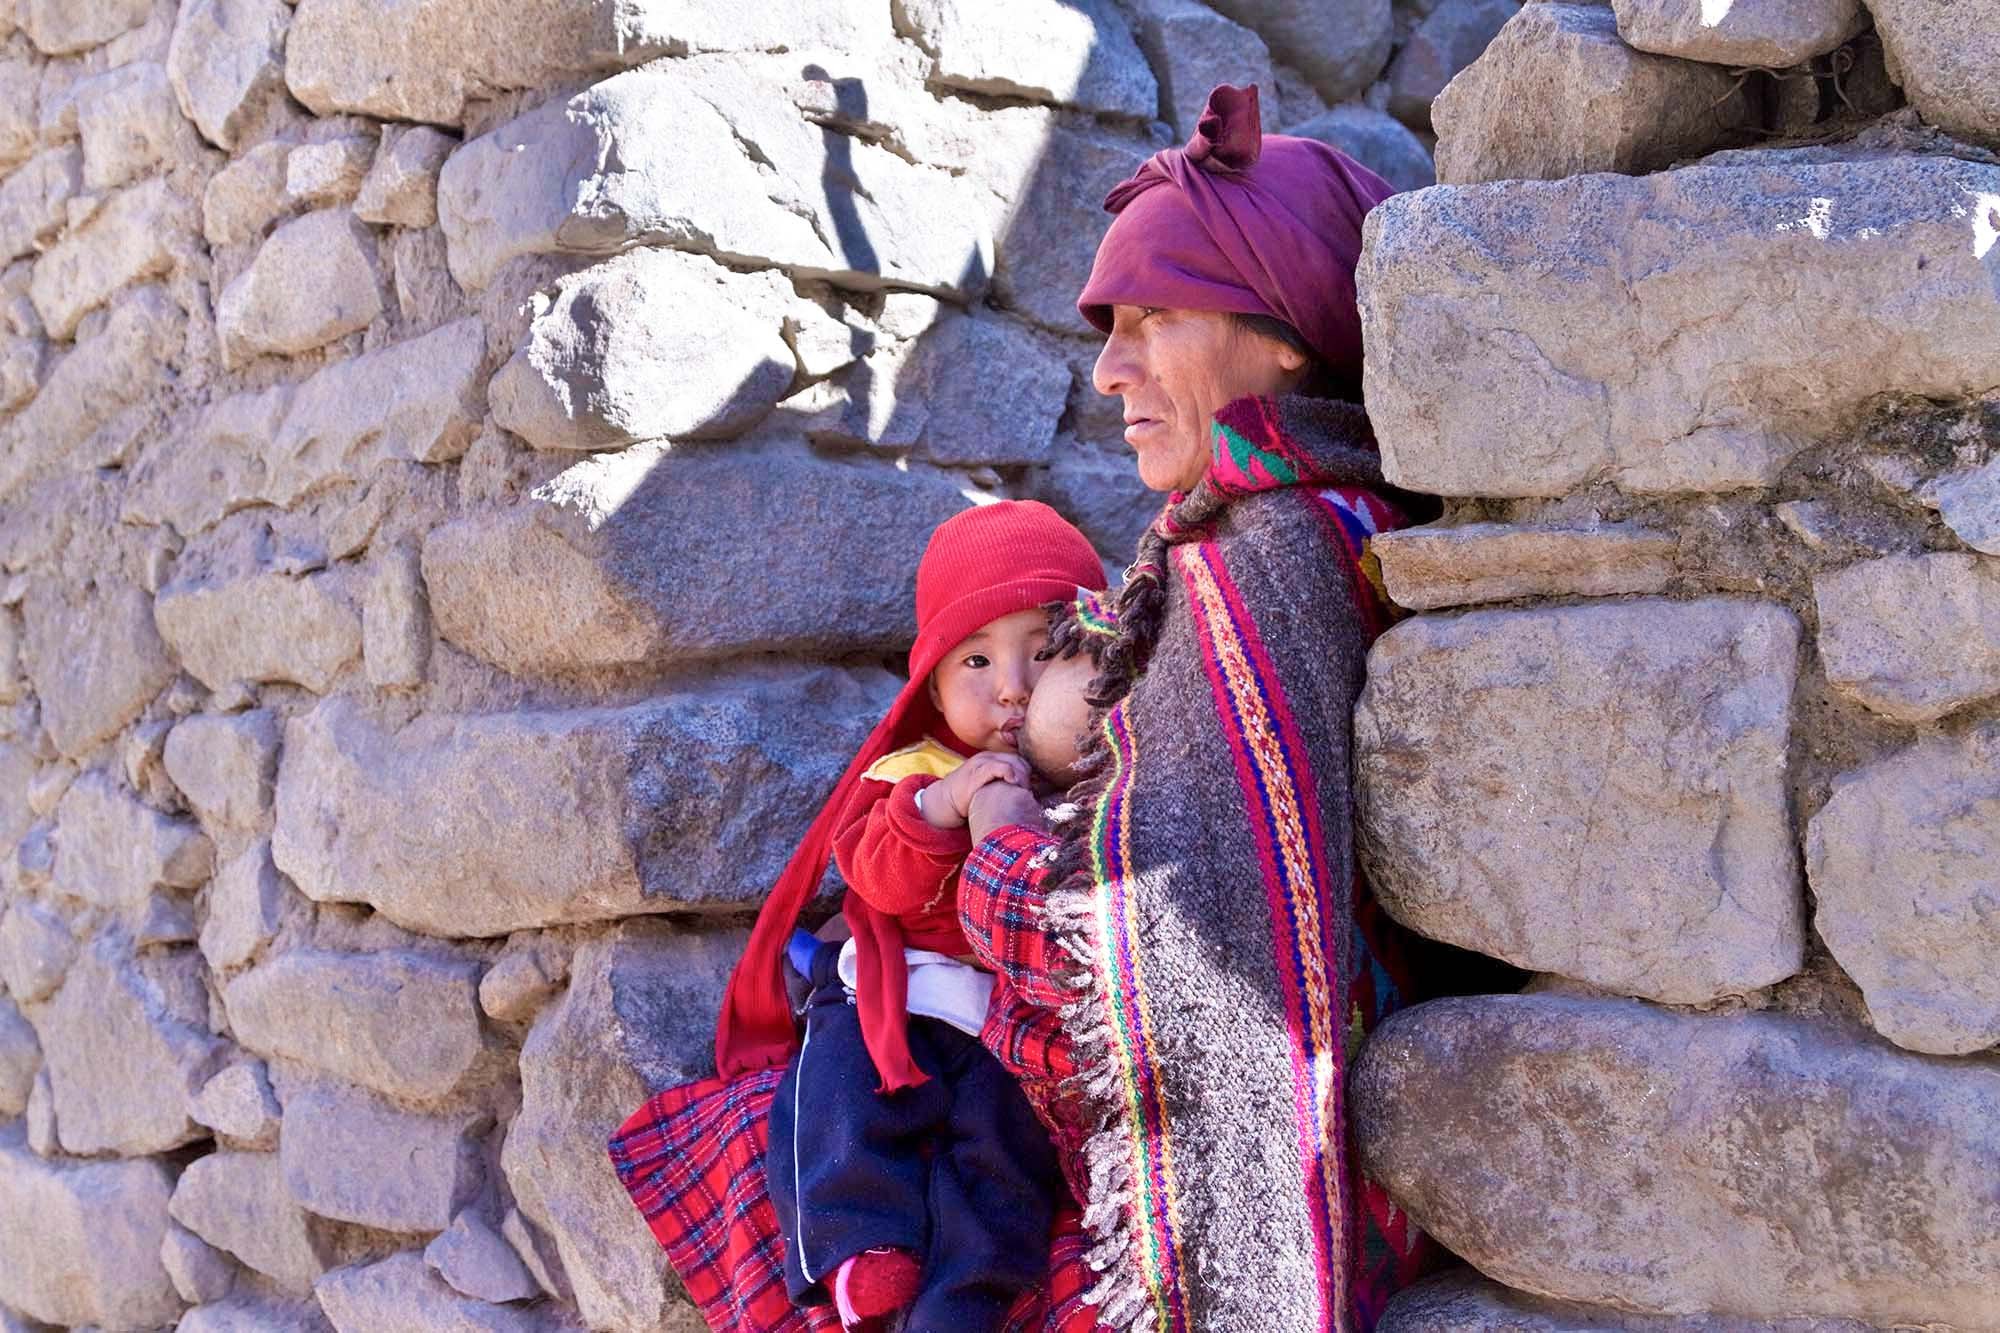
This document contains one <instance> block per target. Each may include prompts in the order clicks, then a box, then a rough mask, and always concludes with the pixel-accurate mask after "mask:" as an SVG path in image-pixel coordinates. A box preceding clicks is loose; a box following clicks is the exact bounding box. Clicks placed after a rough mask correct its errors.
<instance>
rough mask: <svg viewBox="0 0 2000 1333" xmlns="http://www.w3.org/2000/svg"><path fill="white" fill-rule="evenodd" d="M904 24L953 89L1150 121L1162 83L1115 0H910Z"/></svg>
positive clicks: (934, 73)
mask: <svg viewBox="0 0 2000 1333" xmlns="http://www.w3.org/2000/svg"><path fill="white" fill-rule="evenodd" d="M898 19H899V22H901V23H905V24H907V25H908V30H909V32H910V35H911V36H912V37H913V38H914V39H915V41H916V43H917V45H918V46H920V47H922V48H923V49H924V51H926V52H927V53H929V55H930V56H931V78H932V79H933V80H935V81H936V82H938V83H941V84H944V85H945V86H947V87H952V88H961V89H964V90H965V91H967V92H973V93H985V94H988V95H991V96H1000V97H1027V98H1033V99H1035V100H1038V101H1046V102H1055V103H1058V104H1059V105H1062V106H1073V107H1077V108H1078V109H1080V110H1084V111H1097V112H1104V113H1107V114H1111V115H1119V116H1133V117H1140V118H1145V119H1150V118H1151V117H1152V116H1153V115H1154V114H1155V113H1156V111H1157V110H1158V99H1159V87H1158V85H1157V84H1156V83H1155V82H1154V81H1153V73H1152V71H1151V70H1150V69H1148V68H1147V66H1146V60H1145V57H1144V56H1142V55H1140V54H1139V48H1138V46H1137V45H1136V44H1135V43H1134V42H1133V40H1132V32H1131V29H1130V28H1128V27H1127V26H1126V23H1125V19H1124V17H1123V15H1121V14H1120V13H1119V11H1118V9H1117V8H1116V7H1115V6H1113V5H1112V4H1111V3H1109V0H1070V2H1069V3H1063V0H1022V3H1019V4H1017V5H1014V6H1012V7H1010V8H1009V9H1007V10H1006V11H1004V12H1003V11H1002V10H999V9H996V8H994V7H992V6H990V5H985V4H981V3H979V0H905V3H904V4H903V5H902V6H901V7H900V9H899V10H898Z"/></svg>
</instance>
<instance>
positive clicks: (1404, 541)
mask: <svg viewBox="0 0 2000 1333" xmlns="http://www.w3.org/2000/svg"><path fill="white" fill-rule="evenodd" d="M1675 545H1676V542H1675V539H1674V537H1673V535H1672V534H1670V533H1661V532H1649V531H1647V530H1646V529H1644V528H1642V527H1638V526H1636V525H1633V524H1608V525H1605V526H1602V527H1596V528H1530V527H1515V526H1512V525H1510V524H1505V523H1466V524H1461V525H1459V526H1456V527H1449V528H1406V529H1404V530H1403V531H1400V532H1389V533H1383V534H1382V535H1381V536H1379V537H1377V538H1375V540H1374V542H1373V543H1371V545H1370V549H1371V550H1373V551H1374V552H1375V555H1376V557H1377V559H1379V560H1380V561H1381V563H1382V580H1383V582H1384V584H1386V585H1387V587H1388V589H1389V596H1390V597H1391V598H1393V599H1394V600H1395V601H1396V602H1397V603H1398V604H1399V605H1401V606H1406V607H1409V608H1410V609H1411V610H1413V611H1429V610H1432V609H1434V608H1436V607H1440V606H1465V605H1468V604H1470V603H1474V602H1504V601H1508V600H1510V599H1512V598H1516V597H1556V596H1566V595H1567V596H1580V597H1608V596H1612V595H1615V594H1618V593H1648V592H1659V591H1661V590H1662V589H1664V588H1665V587H1666V586H1667V583H1668V581H1669V580H1670V579H1672V578H1673V575H1674V548H1675Z"/></svg>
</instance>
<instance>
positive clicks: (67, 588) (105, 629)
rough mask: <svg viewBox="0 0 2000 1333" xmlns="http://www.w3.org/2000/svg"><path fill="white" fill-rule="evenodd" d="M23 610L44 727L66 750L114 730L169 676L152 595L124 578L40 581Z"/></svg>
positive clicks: (74, 751)
mask: <svg viewBox="0 0 2000 1333" xmlns="http://www.w3.org/2000/svg"><path fill="white" fill-rule="evenodd" d="M22 611H23V613H24V616H25V619H26V630H27V633H26V636H25V642H24V645H23V646H24V648H25V649H26V654H25V655H26V658H27V667H28V678H29V680H31V681H33V682H34V686H35V694H36V696H37V697H38V698H39V699H40V700H41V702H42V725H43V726H45V727H47V728H48V732H49V736H50V738H51V739H52V740H54V741H55V743H56V748H57V749H59V750H61V751H62V752H63V753H64V754H66V755H74V756H82V755H85V754H88V753H89V752H90V751H92V750H94V749H96V748H97V747H98V746H99V745H101V744H102V743H104V742H105V741H107V740H109V739H110V738H111V737H112V736H114V735H116V734H117V733H118V732H119V731H120V730H122V729H123V728H124V727H125V725H126V724H127V723H129V722H131V721H132V720H134V719H135V718H137V717H138V716H139V714H140V713H141V712H143V711H144V710H145V707H146V705H147V704H148V703H149V702H151V701H152V698H153V696H154V695H156V694H158V693H159V692H160V691H161V690H162V689H164V688H165V687H166V684H167V682H168V681H170V680H172V679H173V677H174V664H173V659H172V658H171V657H169V656H168V654H167V646H166V644H165V643H164V642H163V641H162V640H161V638H160V635H159V631H158V630H156V629H155V628H154V627H153V606H152V599H151V598H149V597H147V596H146V594H145V593H144V592H142V591H140V590H139V589H138V588H137V587H135V586H134V585H132V584H130V583H128V582H126V581H125V580H124V579H121V578H100V579H98V580H95V581H94V582H92V583H90V584H88V585H85V586H82V587H77V586H73V585H70V584H67V583H62V582H56V581H54V580H37V581H36V582H35V583H33V584H32V585H30V587H29V590H28V596H27V600H26V601H25V602H24V603H23V604H22Z"/></svg>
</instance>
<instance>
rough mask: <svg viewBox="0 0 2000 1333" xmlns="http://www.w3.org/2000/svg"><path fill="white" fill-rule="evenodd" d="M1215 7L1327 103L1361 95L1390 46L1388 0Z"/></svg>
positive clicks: (1244, 2)
mask: <svg viewBox="0 0 2000 1333" xmlns="http://www.w3.org/2000/svg"><path fill="white" fill-rule="evenodd" d="M1215 8H1217V9H1219V10H1221V11H1222V12H1223V13H1224V14H1227V15H1228V16H1229V17H1230V18H1233V19H1235V20H1236V21H1237V22H1238V23H1241V24H1244V25H1246V26H1247V27H1250V28H1254V29H1256V31H1257V33H1258V35H1259V36H1261V37H1262V38H1263V39H1264V41H1265V43H1266V44H1267V45H1269V47H1270V48H1271V54H1272V55H1274V56H1276V57H1277V58H1278V59H1279V60H1282V61H1284V62H1285V63H1286V64H1288V65H1291V66H1293V67H1294V68H1296V69H1298V70H1299V71H1300V72H1302V73H1303V74H1304V75H1305V76H1306V77H1307V78H1308V79H1310V80H1311V81H1312V85H1313V88H1314V90H1315V91H1316V92H1318V93H1319V95H1320V96H1321V97H1323V98H1325V99H1326V100H1327V101H1328V102H1344V101H1346V100H1347V99H1348V98H1350V97H1354V96H1358V95H1359V94H1360V93H1362V92H1364V91H1365V90H1366V89H1367V87H1368V85H1369V84H1371V83H1373V82H1375V76H1376V75H1378V74H1380V73H1381V72H1382V67H1383V66H1384V65H1386V64H1387V63H1388V62H1389V50H1390V47H1391V46H1392V45H1393V44H1394V42H1395V35H1396V30H1395V16H1394V13H1393V11H1392V8H1391V5H1390V0H1216V3H1215ZM1232 82H1234V80H1232Z"/></svg>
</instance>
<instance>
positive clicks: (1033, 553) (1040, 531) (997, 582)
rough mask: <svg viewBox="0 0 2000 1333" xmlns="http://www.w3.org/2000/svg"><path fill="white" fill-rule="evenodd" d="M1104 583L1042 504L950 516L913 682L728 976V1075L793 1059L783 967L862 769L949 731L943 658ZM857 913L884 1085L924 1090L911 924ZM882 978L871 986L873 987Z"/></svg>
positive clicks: (873, 1041)
mask: <svg viewBox="0 0 2000 1333" xmlns="http://www.w3.org/2000/svg"><path fill="white" fill-rule="evenodd" d="M1103 582H1104V565H1103V562H1102V561H1100V560H1099V559H1098V558H1097V552H1096V551H1094V550H1092V549H1091V546H1090V542H1089V541H1088V540H1086V539H1085V537H1084V535H1083V534H1082V533H1081V532H1078V531H1077V530H1076V528H1075V527H1073V526H1072V525H1071V524H1069V523H1068V522H1067V521H1065V520H1064V519H1063V517H1062V515H1060V514H1058V513H1056V511H1055V510H1053V509H1051V508H1049V507H1048V506H1047V505H1045V504H1042V503H1040V502H1038V501H1034V500H1001V501H998V502H996V503H993V504H987V505H980V506H977V507H975V508H972V509H968V510H965V511H964V512H962V513H959V514H955V515H953V516H952V517H951V518H949V519H946V520H945V521H944V522H943V523H940V524H939V525H938V527H937V531H935V532H933V533H932V534H931V539H930V544H929V545H927V546H926V547H925V548H924V556H923V560H922V561H921V562H920V563H919V564H918V566H917V641H916V643H914V644H913V645H911V648H910V679H909V683H907V684H906V685H904V686H903V690H902V692H901V693H900V694H898V695H897V696H896V702H895V703H893V704H892V705H890V707H889V712H888V714H887V715H886V716H885V717H884V718H883V719H882V721H881V722H880V723H878V724H877V725H876V727H875V730H874V731H872V732H870V733H869V736H868V739H867V740H866V741H865V742H863V744H862V746H861V750H860V752H859V753H858V754H856V755H855V756H854V760H853V762H852V763H850V764H848V766H847V771H846V772H845V773H843V774H841V778H840V782H839V784H838V785H836V786H835V787H834V789H833V794H832V795H831V796H829V797H828V798H827V801H826V804H825V805H823V806H821V807H820V812H819V814H818V816H817V817H815V818H814V820H813V822H812V827H811V828H810V829H808V830H807V831H806V836H805V838H804V839H803V840H802V841H801V842H800V843H799V848H798V850H797V851H796V852H794V853H793V854H792V859H791V860H790V861H789V862H788V863H787V864H786V866H785V871H784V873H783V874H782V875H780V876H779V877H778V882H777V884H776V885H775V886H774V887H773V888H772V890H771V895H770V897H769V898H767V899H766V900H765V902H764V906H763V909H762V910H761V911H760V912H759V913H758V915H757V924H756V926H755V928H754V929H752V931H751V932H750V942H749V944H747V945H746V946H745V947H744V950H743V957H742V958H741V959H740V960H739V961H738V962H737V964H736V971H735V972H734V973H733V974H732V975H731V976H730V978H729V989H728V991H727V992H726V993H725V994H724V996H723V1001H722V1015H721V1018H720V1019H719V1020H718V1021H717V1023H716V1030H715V1063H716V1069H717V1072H718V1073H721V1074H722V1075H724V1076H725V1077H734V1076H736V1075H738V1074H743V1073H748V1072H749V1071H751V1070H755V1069H768V1068H771V1067H773V1066H776V1065H781V1064H783V1063H785V1061H787V1060H788V1059H790V1058H791V1053H792V1047H793V1045H794V1035H793V1030H792V1013H791V1007H790V1005H789V1004H788V1002H787V1000H786V996H785V983H784V973H783V971H782V968H781V963H782V960H783V957H784V949H785V942H786V940H787V939H789V938H790V936H791V932H792V928H793V926H794V925H795V924H796V923H797V921H798V916H799V913H800V911H802V910H803V909H804V908H805V905H806V903H807V902H809V901H810V900H811V898H812V894H813V891H814V890H815V889H817V888H818V887H819V881H820V876H821V875H823V874H824V873H825V872H826V863H827V859H828V858H829V857H830V856H831V855H832V850H833V836H834V833H835V831H836V830H837V829H838V828H839V827H840V826H841V824H842V822H843V820H842V815H843V814H844V813H845V812H846V810H847V808H848V806H849V805H850V803H851V802H852V801H853V800H854V799H855V798H856V797H857V795H858V794H859V788H860V779H861V775H862V774H863V773H865V772H866V771H867V770H868V768H869V767H870V766H871V765H872V764H874V762H875V761H876V760H878V759H880V758H881V757H882V756H883V755H885V754H888V753H889V752H890V751H891V750H894V749H897V748H899V747H901V746H904V745H908V744H910V743H912V742H913V741H915V740H917V739H920V738H921V736H922V735H924V734H927V733H929V732H932V731H937V730H941V729H942V728H943V725H944V723H943V719H942V718H941V717H940V716H939V715H938V713H937V709H936V707H935V706H934V705H933V704H932V703H931V701H930V691H929V690H928V688H926V686H927V682H928V681H929V679H930V674H931V672H932V671H933V670H935V669H936V667H937V664H938V663H939V661H941V660H942V659H943V658H944V655H945V654H946V653H948V652H950V651H951V650H952V649H953V648H955V647H956V646H958V645H959V644H960V643H962V642H964V641H965V640H966V639H967V638H969V637H970V636H971V635H972V634H973V632H974V631H976V630H978V629H979V628H980V627H981V626H983V625H986V624H989V623H991V622H992V621H995V620H998V619H999V618H1000V617H1002V616H1007V615H1012V614H1014V613H1015V612H1016V611H1027V610H1031V609H1033V608H1035V607H1038V606H1043V605H1046V604H1048V603H1050V602H1058V601H1069V600H1071V599H1072V598H1074V597H1075V596H1076V595H1077V592H1078V590H1079V589H1091V588H1097V587H1100V586H1102V585H1103ZM846 910H847V916H848V920H849V923H850V924H851V925H853V926H854V928H855V938H856V948H857V951H859V952H861V953H862V954H863V955H864V956H863V957H862V958H861V959H860V960H859V961H860V963H861V978H860V979H861V981H862V983H863V984H862V986H861V990H860V995H859V997H858V999H859V1004H860V1008H861V1020H862V1033H863V1035H864V1036H865V1037H866V1038H867V1041H868V1049H869V1052H870V1053H871V1054H872V1055H873V1056H874V1057H875V1065H876V1070H877V1072H879V1073H880V1074H881V1076H882V1085H883V1088H884V1089H885V1090H890V1091H893V1090H894V1089H896V1088H899V1087H914V1086H915V1085H917V1084H919V1083H922V1082H923V1081H924V1074H923V1072H922V1071H921V1070H919V1069H918V1068H917V1067H916V1063H915V1062H914V1061H913V1060H912V1059H911V1058H910V1052H909V1044H908V1042H907V1040H906V1037H905V1034H904V1031H903V1026H904V1022H905V1012H904V993H903V985H904V983H905V982H906V980H907V976H906V974H905V972H904V969H903V967H902V961H903V955H902V939H901V932H900V929H899V928H898V926H897V924H896V921H895V919H894V918H893V917H889V916H886V915H883V914H882V913H879V912H875V911H874V909H872V908H870V907H868V905H867V904H866V903H864V902H863V901H862V900H861V899H860V898H859V897H858V896H857V895H854V894H849V895H848V899H847V908H846ZM871 982H872V983H873V984H870V983H871Z"/></svg>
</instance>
